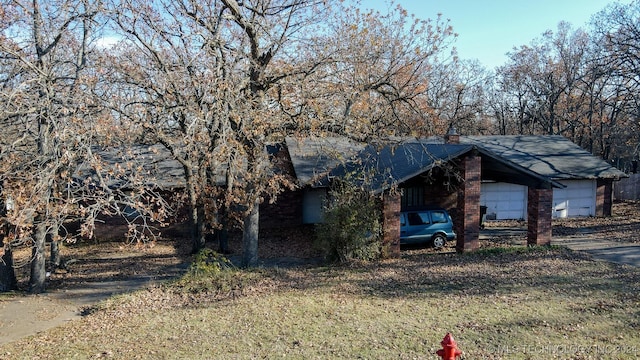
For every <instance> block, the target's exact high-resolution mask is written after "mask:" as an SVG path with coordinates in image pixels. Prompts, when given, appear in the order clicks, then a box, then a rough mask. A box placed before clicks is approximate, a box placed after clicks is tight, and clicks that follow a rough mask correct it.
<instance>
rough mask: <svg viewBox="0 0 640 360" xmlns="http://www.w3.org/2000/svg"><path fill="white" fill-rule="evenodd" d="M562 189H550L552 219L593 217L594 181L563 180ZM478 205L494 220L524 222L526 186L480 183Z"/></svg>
mask: <svg viewBox="0 0 640 360" xmlns="http://www.w3.org/2000/svg"><path fill="white" fill-rule="evenodd" d="M560 183H561V184H563V185H565V186H566V188H563V189H559V188H556V189H553V212H552V215H553V217H554V218H566V217H577V216H595V206H596V198H595V194H596V182H595V180H564V181H560ZM480 205H482V206H486V207H487V216H488V217H489V218H490V219H494V216H495V220H510V219H515V220H518V219H526V215H527V187H526V186H522V185H517V184H508V183H499V182H487V183H483V184H482V188H481V192H480Z"/></svg>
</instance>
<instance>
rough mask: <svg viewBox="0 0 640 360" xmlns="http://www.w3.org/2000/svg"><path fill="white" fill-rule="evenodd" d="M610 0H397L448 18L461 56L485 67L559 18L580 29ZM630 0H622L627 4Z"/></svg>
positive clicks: (369, 4) (370, 4)
mask: <svg viewBox="0 0 640 360" xmlns="http://www.w3.org/2000/svg"><path fill="white" fill-rule="evenodd" d="M613 2H614V1H611V0H396V3H397V4H400V5H401V6H402V7H403V8H405V9H406V10H407V11H408V12H409V13H412V14H415V15H416V16H417V17H418V18H420V19H435V18H436V17H437V16H438V13H441V14H442V16H443V18H445V19H450V20H451V25H452V26H453V30H454V32H456V33H457V34H458V38H457V40H456V42H455V44H454V46H455V47H456V48H457V49H458V55H459V57H460V58H461V59H478V60H479V61H480V62H481V63H482V64H483V65H484V66H485V67H487V68H488V69H493V68H495V67H496V66H500V65H504V64H505V63H506V61H507V57H506V55H505V54H506V53H507V52H509V51H511V50H512V49H513V47H520V46H521V45H527V44H530V43H531V41H532V40H533V39H535V38H539V37H540V36H541V34H542V33H544V32H545V31H546V30H554V31H555V30H557V27H558V23H559V22H560V21H567V22H569V23H571V25H572V27H573V28H574V29H577V28H580V27H582V28H585V29H586V25H587V23H588V22H589V20H590V18H591V16H592V15H595V14H596V13H598V12H600V11H601V10H602V9H604V8H605V7H606V6H607V5H608V4H609V3H613ZM630 2H631V0H621V1H620V3H623V4H628V3H630ZM383 3H384V2H383V1H382V0H363V1H362V6H363V7H365V8H375V9H379V10H384V9H386V6H383V5H382V4H383Z"/></svg>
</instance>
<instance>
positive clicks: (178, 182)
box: [75, 145, 226, 189]
mask: <svg viewBox="0 0 640 360" xmlns="http://www.w3.org/2000/svg"><path fill="white" fill-rule="evenodd" d="M94 153H95V154H96V155H97V156H98V157H99V158H100V159H101V161H102V162H103V163H104V165H105V166H106V169H107V171H105V173H104V174H103V176H105V177H106V179H105V180H106V181H107V184H106V185H107V186H109V187H110V188H122V189H127V188H132V187H136V186H139V185H140V183H139V182H137V183H136V184H132V183H131V175H132V174H131V173H132V172H134V171H135V172H136V175H137V176H138V177H141V179H142V181H143V182H144V184H143V185H144V186H147V187H152V188H160V189H171V188H180V187H184V183H185V177H184V167H183V166H182V164H180V162H179V161H177V160H176V159H175V158H173V157H172V156H171V153H170V152H169V150H167V149H166V148H165V147H164V146H162V145H134V146H129V147H126V148H124V147H123V148H108V149H101V148H95V149H94ZM121 164H126V165H125V166H122V165H121ZM223 169H224V168H223ZM119 170H124V173H120V172H119ZM95 176H97V174H96V172H95V170H94V169H93V168H92V167H91V166H89V165H85V166H81V167H80V170H79V171H78V173H77V174H76V175H75V177H76V178H77V179H79V181H82V180H84V179H86V178H87V177H95ZM215 176H216V178H215V181H216V184H218V185H224V184H225V182H226V179H225V173H224V171H223V170H220V171H218V172H217V173H216V174H215ZM137 181H140V180H137Z"/></svg>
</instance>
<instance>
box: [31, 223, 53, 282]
mask: <svg viewBox="0 0 640 360" xmlns="http://www.w3.org/2000/svg"><path fill="white" fill-rule="evenodd" d="M47 234H48V231H47V224H45V223H43V222H39V223H38V225H37V226H36V233H35V239H34V244H33V249H32V251H31V278H30V279H29V292H30V293H32V294H40V293H42V292H44V288H45V282H46V279H47V271H46V268H45V265H46V258H45V243H46V239H47Z"/></svg>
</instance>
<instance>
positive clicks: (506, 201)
mask: <svg viewBox="0 0 640 360" xmlns="http://www.w3.org/2000/svg"><path fill="white" fill-rule="evenodd" d="M480 205H483V206H486V207H487V215H489V218H491V215H494V214H495V219H496V220H507V219H526V216H527V187H526V186H522V185H516V184H507V183H483V184H482V188H481V190H480Z"/></svg>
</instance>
